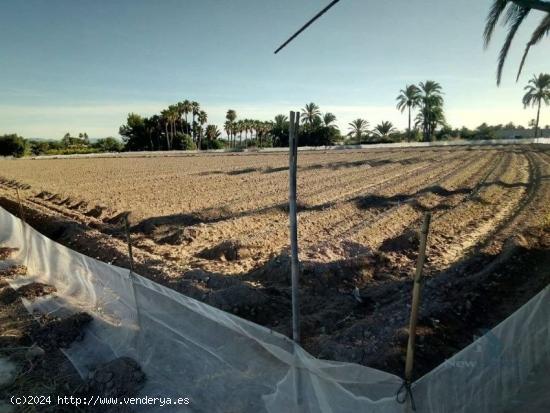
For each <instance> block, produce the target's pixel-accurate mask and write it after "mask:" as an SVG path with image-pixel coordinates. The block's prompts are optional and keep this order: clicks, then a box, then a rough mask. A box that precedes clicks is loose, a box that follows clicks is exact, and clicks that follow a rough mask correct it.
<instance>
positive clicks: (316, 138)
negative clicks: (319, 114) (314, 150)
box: [298, 126, 340, 146]
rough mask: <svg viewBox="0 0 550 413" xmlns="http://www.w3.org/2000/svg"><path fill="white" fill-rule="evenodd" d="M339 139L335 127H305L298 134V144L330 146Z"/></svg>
mask: <svg viewBox="0 0 550 413" xmlns="http://www.w3.org/2000/svg"><path fill="white" fill-rule="evenodd" d="M339 139H340V132H339V131H338V129H336V128H331V127H328V126H319V127H317V128H314V129H306V130H304V131H301V132H300V135H299V136H298V145H299V146H330V145H334V142H336V141H337V140H339Z"/></svg>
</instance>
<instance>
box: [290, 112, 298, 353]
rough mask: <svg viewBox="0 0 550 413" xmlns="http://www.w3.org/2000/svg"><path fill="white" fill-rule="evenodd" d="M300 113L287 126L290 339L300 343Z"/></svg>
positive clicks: (294, 115)
mask: <svg viewBox="0 0 550 413" xmlns="http://www.w3.org/2000/svg"><path fill="white" fill-rule="evenodd" d="M299 124H300V113H298V112H296V113H295V112H290V125H289V129H290V130H289V148H288V149H289V151H288V152H289V194H288V203H289V221H290V274H291V280H292V338H293V340H294V341H295V342H296V343H298V344H299V343H300V297H299V275H300V274H299V271H300V267H299V261H298V218H297V202H296V169H297V155H298V151H297V147H298V138H297V131H298V126H299Z"/></svg>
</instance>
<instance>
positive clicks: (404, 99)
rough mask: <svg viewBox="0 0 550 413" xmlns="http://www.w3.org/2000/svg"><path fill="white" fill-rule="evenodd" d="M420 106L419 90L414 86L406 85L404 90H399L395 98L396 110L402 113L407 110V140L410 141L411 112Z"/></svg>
mask: <svg viewBox="0 0 550 413" xmlns="http://www.w3.org/2000/svg"><path fill="white" fill-rule="evenodd" d="M419 105H420V89H419V88H418V86H416V85H406V86H405V89H401V92H400V94H399V96H397V109H399V110H400V111H401V113H403V112H404V111H405V109H408V110H409V128H408V132H407V135H408V140H409V141H410V140H411V110H412V109H414V108H417V107H418V106H419Z"/></svg>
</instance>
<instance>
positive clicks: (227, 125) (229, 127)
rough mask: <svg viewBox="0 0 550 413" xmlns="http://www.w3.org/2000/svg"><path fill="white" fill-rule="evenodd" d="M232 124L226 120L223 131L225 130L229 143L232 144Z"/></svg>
mask: <svg viewBox="0 0 550 413" xmlns="http://www.w3.org/2000/svg"><path fill="white" fill-rule="evenodd" d="M232 126H233V125H232V123H231V121H229V120H226V121H225V123H224V124H223V129H224V130H225V133H226V134H227V142H228V143H231V131H232Z"/></svg>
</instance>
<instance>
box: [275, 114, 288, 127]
mask: <svg viewBox="0 0 550 413" xmlns="http://www.w3.org/2000/svg"><path fill="white" fill-rule="evenodd" d="M287 122H288V117H287V116H286V115H277V116H275V127H277V128H281V129H283V128H284V127H285V126H286V123H287Z"/></svg>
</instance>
